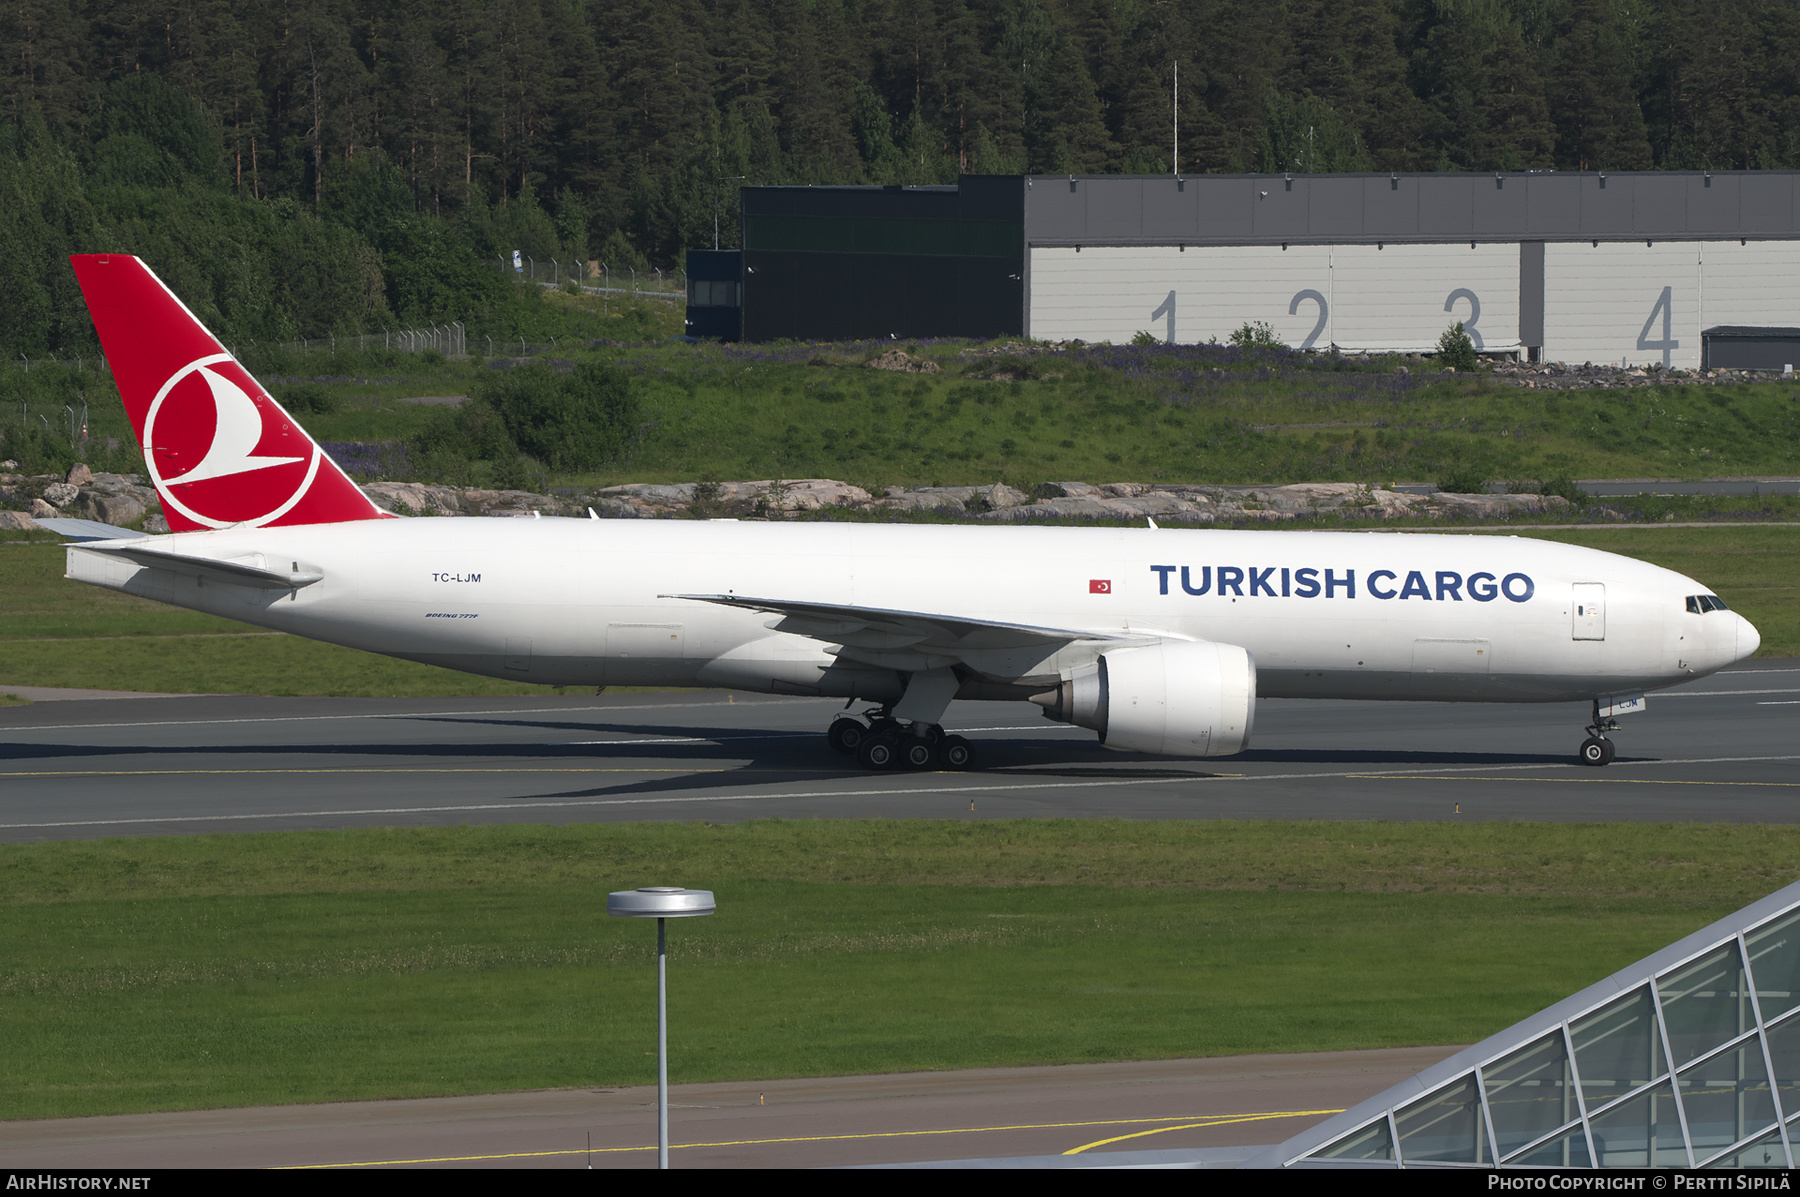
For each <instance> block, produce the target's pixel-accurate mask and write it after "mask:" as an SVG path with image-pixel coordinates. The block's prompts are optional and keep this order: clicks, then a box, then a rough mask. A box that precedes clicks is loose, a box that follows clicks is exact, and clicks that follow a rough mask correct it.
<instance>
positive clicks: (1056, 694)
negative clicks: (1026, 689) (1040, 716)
mask: <svg viewBox="0 0 1800 1197" xmlns="http://www.w3.org/2000/svg"><path fill="white" fill-rule="evenodd" d="M1031 701H1033V702H1035V703H1037V704H1038V705H1040V706H1042V707H1043V708H1044V713H1045V714H1046V715H1048V716H1049V717H1050V718H1052V719H1055V720H1058V721H1059V722H1062V723H1073V724H1076V725H1077V726H1079V727H1091V728H1093V729H1094V730H1095V731H1097V732H1099V733H1100V742H1101V743H1102V744H1104V745H1106V746H1107V747H1108V748H1117V749H1120V750H1121V751H1126V752H1154V753H1159V754H1161V755H1163V756H1230V755H1232V754H1233V753H1237V752H1242V751H1243V750H1244V746H1245V745H1246V744H1248V743H1249V742H1250V728H1251V725H1252V724H1254V723H1255V722H1256V661H1255V660H1254V658H1252V657H1251V656H1250V654H1249V652H1248V651H1246V650H1245V649H1242V648H1239V647H1238V646H1237V645H1235V644H1215V643H1213V642H1212V641H1210V640H1159V641H1158V642H1156V643H1155V644H1149V645H1144V646H1142V647H1140V648H1116V649H1113V650H1111V651H1109V652H1104V653H1101V654H1100V658H1099V660H1097V661H1095V663H1094V664H1092V665H1087V666H1084V667H1082V668H1081V669H1078V670H1076V671H1075V674H1074V676H1073V677H1071V678H1070V679H1069V680H1068V681H1066V682H1063V683H1062V684H1061V685H1060V686H1058V687H1057V688H1056V689H1054V690H1047V691H1045V692H1043V693H1042V694H1034V695H1032V698H1031Z"/></svg>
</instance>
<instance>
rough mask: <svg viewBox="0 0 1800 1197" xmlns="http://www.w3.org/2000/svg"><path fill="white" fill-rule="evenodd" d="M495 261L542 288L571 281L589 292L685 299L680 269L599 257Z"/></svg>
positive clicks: (503, 269)
mask: <svg viewBox="0 0 1800 1197" xmlns="http://www.w3.org/2000/svg"><path fill="white" fill-rule="evenodd" d="M496 260H497V261H498V262H499V264H500V270H501V272H502V273H504V274H507V275H510V276H511V277H513V278H516V279H518V280H519V281H521V282H527V283H536V284H537V285H539V286H541V287H551V288H560V287H563V286H567V285H569V284H571V283H572V284H574V285H575V286H577V287H580V288H581V290H583V291H584V292H586V293H587V294H589V295H604V296H613V295H618V296H625V297H628V298H631V299H660V300H663V301H665V302H668V303H680V302H681V301H683V300H685V299H686V298H687V272H686V271H683V270H659V269H657V268H656V267H654V266H651V267H646V268H644V269H643V270H641V271H640V270H638V269H637V267H635V266H622V267H618V268H616V269H615V268H614V267H613V266H612V264H611V263H609V262H604V261H601V260H600V259H598V258H590V259H588V261H587V262H586V263H582V262H579V261H572V262H564V261H562V260H560V259H557V258H552V259H550V260H549V261H548V262H539V261H537V260H536V259H534V258H532V257H531V256H530V255H529V254H518V255H517V256H516V257H515V258H514V260H513V262H512V263H509V262H507V260H506V257H505V255H503V254H501V255H496Z"/></svg>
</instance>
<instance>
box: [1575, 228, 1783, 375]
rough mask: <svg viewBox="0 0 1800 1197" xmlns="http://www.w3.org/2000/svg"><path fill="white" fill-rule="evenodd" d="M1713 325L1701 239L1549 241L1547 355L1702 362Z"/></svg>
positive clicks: (1611, 361) (1687, 364) (1613, 361)
mask: <svg viewBox="0 0 1800 1197" xmlns="http://www.w3.org/2000/svg"><path fill="white" fill-rule="evenodd" d="M1711 323H1714V324H1718V323H1722V322H1721V321H1717V320H1715V321H1712V322H1711ZM1759 323H1765V322H1762V321H1759ZM1766 323H1776V322H1775V321H1767V322H1766ZM1705 327H1707V324H1706V323H1705V322H1703V321H1702V318H1701V314H1700V245H1699V244H1698V243H1697V242H1693V241H1687V242H1676V241H1666V242H1663V241H1659V242H1655V243H1653V244H1650V245H1646V244H1644V242H1642V241H1624V242H1608V241H1602V242H1601V243H1600V244H1599V245H1594V244H1591V243H1590V242H1587V241H1563V242H1555V241H1553V242H1550V243H1549V244H1547V245H1545V246H1544V357H1545V358H1546V359H1547V360H1549V361H1553V362H1595V363H1601V364H1607V365H1614V366H1618V365H1630V366H1649V365H1662V366H1680V367H1682V368H1685V369H1690V370H1691V369H1696V368H1698V367H1699V365H1700V330H1701V329H1702V328H1705Z"/></svg>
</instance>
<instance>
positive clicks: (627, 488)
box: [594, 482, 695, 511]
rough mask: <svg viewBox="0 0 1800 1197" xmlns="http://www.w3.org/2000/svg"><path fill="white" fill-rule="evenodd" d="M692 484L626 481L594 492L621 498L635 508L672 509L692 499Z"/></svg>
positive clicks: (602, 495)
mask: <svg viewBox="0 0 1800 1197" xmlns="http://www.w3.org/2000/svg"><path fill="white" fill-rule="evenodd" d="M694 486H695V484H694V483H692V482H675V483H658V482H628V483H626V484H624V485H623V486H607V487H602V488H601V489H600V490H597V491H595V492H594V494H595V495H596V496H598V497H600V498H603V499H604V498H615V499H622V500H624V501H625V502H627V503H630V504H631V505H632V506H633V507H637V508H650V509H652V510H660V511H672V510H675V509H676V508H680V507H686V506H687V505H688V504H689V503H692V502H693V501H694Z"/></svg>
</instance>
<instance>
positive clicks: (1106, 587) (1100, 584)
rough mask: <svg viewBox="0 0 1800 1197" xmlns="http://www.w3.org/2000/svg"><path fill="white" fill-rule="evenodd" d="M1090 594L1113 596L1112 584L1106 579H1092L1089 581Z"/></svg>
mask: <svg viewBox="0 0 1800 1197" xmlns="http://www.w3.org/2000/svg"><path fill="white" fill-rule="evenodd" d="M1088 593H1089V594H1111V593H1112V583H1111V582H1109V581H1107V580H1106V579H1105V578H1090V579H1088Z"/></svg>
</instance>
